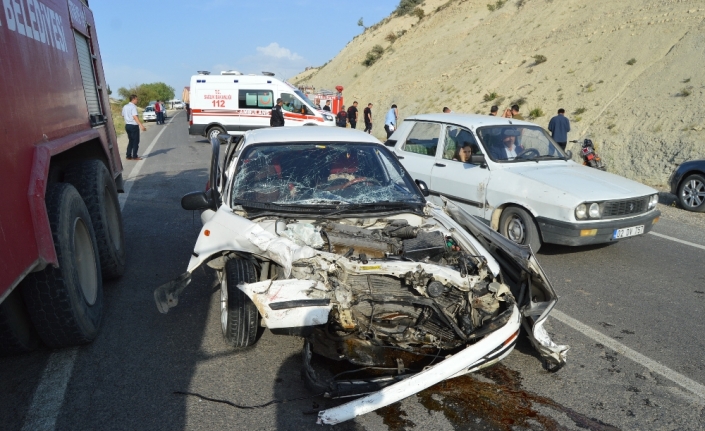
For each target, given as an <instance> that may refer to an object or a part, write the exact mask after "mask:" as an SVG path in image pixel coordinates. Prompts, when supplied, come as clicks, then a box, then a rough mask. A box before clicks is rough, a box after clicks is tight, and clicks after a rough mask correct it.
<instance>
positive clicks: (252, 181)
mask: <svg viewBox="0 0 705 431" xmlns="http://www.w3.org/2000/svg"><path fill="white" fill-rule="evenodd" d="M232 202H233V204H235V205H237V204H239V205H247V203H253V204H263V203H269V204H278V205H310V206H316V205H326V204H330V205H339V204H368V203H370V204H374V203H385V204H389V203H395V204H396V203H404V204H412V205H416V204H424V203H425V200H424V198H423V196H422V195H421V194H420V193H419V191H418V189H417V187H416V185H415V184H413V182H412V181H411V179H410V178H409V176H408V175H406V173H405V171H404V169H403V168H402V167H401V165H400V164H399V162H397V160H396V159H395V158H394V157H393V156H391V155H390V153H389V152H388V151H387V150H386V148H384V147H381V146H379V145H374V144H349V143H338V142H336V143H333V144H331V143H324V142H321V143H295V144H257V145H252V146H249V147H247V148H245V149H244V150H243V154H242V155H241V156H240V158H239V160H238V166H237V169H236V172H235V176H234V178H233V182H232Z"/></svg>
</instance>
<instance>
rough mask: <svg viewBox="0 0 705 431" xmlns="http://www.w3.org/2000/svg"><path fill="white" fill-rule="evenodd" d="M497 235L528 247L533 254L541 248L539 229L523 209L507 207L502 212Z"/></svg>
mask: <svg viewBox="0 0 705 431" xmlns="http://www.w3.org/2000/svg"><path fill="white" fill-rule="evenodd" d="M499 233H501V234H502V235H504V236H505V237H507V238H509V239H510V240H512V241H513V242H515V243H517V244H521V245H528V246H530V247H531V250H532V251H533V252H534V253H536V252H538V251H539V249H540V248H541V238H540V236H539V229H538V227H536V223H535V222H534V218H533V217H531V214H529V213H528V212H527V211H526V210H524V209H523V208H519V207H509V208H507V209H505V210H504V211H502V216H501V217H500V219H499Z"/></svg>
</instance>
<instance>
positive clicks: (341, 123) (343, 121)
mask: <svg viewBox="0 0 705 431" xmlns="http://www.w3.org/2000/svg"><path fill="white" fill-rule="evenodd" d="M337 117H338V121H337V126H338V127H343V128H345V127H347V126H348V113H347V112H346V111H345V105H343V107H342V108H340V112H338V115H337Z"/></svg>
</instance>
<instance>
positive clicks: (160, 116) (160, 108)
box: [154, 100, 166, 124]
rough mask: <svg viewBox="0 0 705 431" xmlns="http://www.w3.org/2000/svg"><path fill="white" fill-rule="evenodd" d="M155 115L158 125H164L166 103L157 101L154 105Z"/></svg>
mask: <svg viewBox="0 0 705 431" xmlns="http://www.w3.org/2000/svg"><path fill="white" fill-rule="evenodd" d="M154 113H155V114H157V124H164V119H165V118H166V116H165V115H164V114H165V113H166V107H164V103H163V102H162V101H161V100H157V101H156V102H155V103H154Z"/></svg>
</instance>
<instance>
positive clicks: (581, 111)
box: [573, 107, 587, 115]
mask: <svg viewBox="0 0 705 431" xmlns="http://www.w3.org/2000/svg"><path fill="white" fill-rule="evenodd" d="M585 111H587V108H585V107H581V108H578V109H576V110H575V111H574V112H573V115H580V114H583V113H584V112H585Z"/></svg>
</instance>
